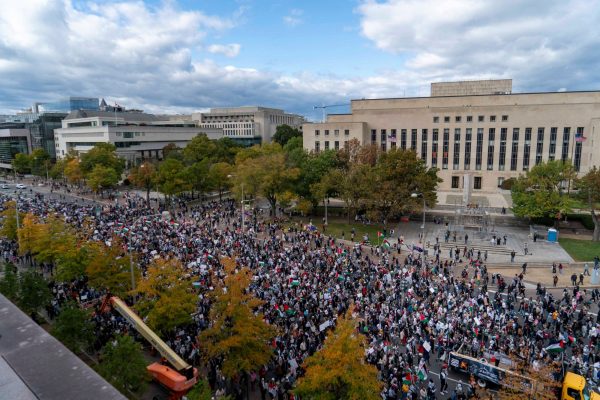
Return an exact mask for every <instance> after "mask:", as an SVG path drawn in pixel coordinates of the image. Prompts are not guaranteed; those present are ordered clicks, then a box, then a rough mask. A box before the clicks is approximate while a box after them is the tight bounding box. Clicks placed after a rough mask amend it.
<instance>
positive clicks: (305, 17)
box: [0, 0, 600, 119]
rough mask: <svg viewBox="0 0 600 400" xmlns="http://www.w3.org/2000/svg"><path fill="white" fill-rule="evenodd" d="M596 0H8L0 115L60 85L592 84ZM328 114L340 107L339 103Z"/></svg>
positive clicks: (358, 92)
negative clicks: (504, 81)
mask: <svg viewBox="0 0 600 400" xmlns="http://www.w3.org/2000/svg"><path fill="white" fill-rule="evenodd" d="M599 25H600V0H587V1H584V0H503V1H502V2H500V1H496V0H348V1H342V0H328V1H309V0H307V1H293V0H280V1H265V0H204V1H198V0H196V1H194V0H162V1H159V0H146V1H143V0H106V1H101V0H20V1H18V2H17V1H9V2H6V4H3V12H2V13H0V38H2V39H0V113H8V112H14V111H16V110H18V109H21V108H25V107H28V106H29V105H30V104H32V103H33V102H34V101H51V100H55V99H56V98H57V97H61V96H69V95H83V96H97V97H105V98H106V99H107V100H108V101H109V102H114V101H116V102H119V104H124V105H127V106H130V107H136V108H143V109H145V110H147V111H149V112H166V113H188V112H191V111H195V110H202V109H206V108H209V107H215V106H238V105H264V106H270V107H279V108H283V109H286V110H288V111H291V112H296V113H300V114H303V115H306V116H307V117H309V118H312V119H318V118H320V115H321V114H320V111H315V110H313V106H314V105H317V104H345V103H348V102H349V100H350V99H354V98H373V97H402V96H427V95H429V84H430V83H431V82H436V81H445V80H460V79H489V78H513V89H514V91H520V92H523V91H557V90H594V89H600V74H598V73H597V71H598V70H600V68H599V67H600V65H599V64H600V52H598V51H597V49H598V48H600V30H598V29H597V26H599ZM331 110H332V112H345V111H348V110H347V109H344V108H336V109H331Z"/></svg>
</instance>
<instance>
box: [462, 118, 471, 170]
mask: <svg viewBox="0 0 600 400" xmlns="http://www.w3.org/2000/svg"><path fill="white" fill-rule="evenodd" d="M472 131H473V129H472V128H467V129H466V130H465V161H464V166H465V169H466V170H467V169H471V138H472V136H473V134H472Z"/></svg>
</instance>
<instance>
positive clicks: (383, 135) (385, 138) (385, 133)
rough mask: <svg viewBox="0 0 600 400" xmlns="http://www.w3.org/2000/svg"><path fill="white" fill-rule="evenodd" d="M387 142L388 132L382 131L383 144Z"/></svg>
mask: <svg viewBox="0 0 600 400" xmlns="http://www.w3.org/2000/svg"><path fill="white" fill-rule="evenodd" d="M386 140H387V132H386V130H385V129H382V130H381V143H384V142H385V141H386Z"/></svg>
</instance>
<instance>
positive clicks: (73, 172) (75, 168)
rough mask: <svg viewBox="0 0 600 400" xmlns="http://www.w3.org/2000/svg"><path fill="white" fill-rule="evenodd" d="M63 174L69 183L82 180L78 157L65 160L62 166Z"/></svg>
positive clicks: (76, 182)
mask: <svg viewBox="0 0 600 400" xmlns="http://www.w3.org/2000/svg"><path fill="white" fill-rule="evenodd" d="M64 175H65V178H67V181H68V182H69V183H74V184H79V183H80V182H81V181H82V180H83V171H82V170H81V162H80V161H79V159H78V158H73V159H71V160H69V161H67V163H66V164H65V167H64Z"/></svg>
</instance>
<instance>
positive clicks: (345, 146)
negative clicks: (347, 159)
mask: <svg viewBox="0 0 600 400" xmlns="http://www.w3.org/2000/svg"><path fill="white" fill-rule="evenodd" d="M348 146H349V144H348V141H347V140H344V149H346V150H347V149H348Z"/></svg>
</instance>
